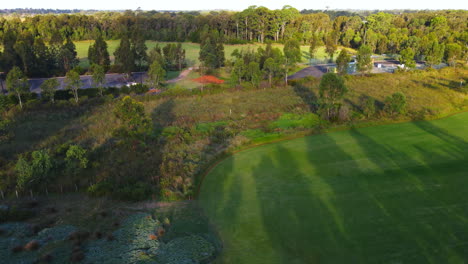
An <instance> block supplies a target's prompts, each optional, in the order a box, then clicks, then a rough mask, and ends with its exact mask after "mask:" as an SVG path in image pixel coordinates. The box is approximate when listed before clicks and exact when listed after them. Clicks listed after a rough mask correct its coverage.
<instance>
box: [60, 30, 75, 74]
mask: <svg viewBox="0 0 468 264" xmlns="http://www.w3.org/2000/svg"><path fill="white" fill-rule="evenodd" d="M77 54H78V53H77V52H76V46H75V44H74V43H73V41H72V40H71V39H70V38H67V40H66V42H65V44H63V45H62V47H61V48H60V53H59V65H60V66H59V68H60V70H61V71H62V72H69V71H71V70H72V69H73V68H75V66H77V65H78V63H79V60H78V59H77V57H76V56H77Z"/></svg>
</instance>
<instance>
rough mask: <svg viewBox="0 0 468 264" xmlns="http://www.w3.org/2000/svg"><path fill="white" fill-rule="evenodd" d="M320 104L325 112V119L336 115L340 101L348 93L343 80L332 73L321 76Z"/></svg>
mask: <svg viewBox="0 0 468 264" xmlns="http://www.w3.org/2000/svg"><path fill="white" fill-rule="evenodd" d="M319 88H320V90H319V94H320V102H321V107H322V109H324V110H325V112H326V114H327V118H329V119H330V118H333V117H335V116H336V115H337V114H338V111H339V109H340V106H341V100H342V99H343V97H344V95H345V94H346V93H347V92H348V88H347V87H346V85H345V83H344V79H343V78H342V77H341V76H339V75H337V74H334V73H326V74H324V75H323V76H322V80H321V81H320V85H319Z"/></svg>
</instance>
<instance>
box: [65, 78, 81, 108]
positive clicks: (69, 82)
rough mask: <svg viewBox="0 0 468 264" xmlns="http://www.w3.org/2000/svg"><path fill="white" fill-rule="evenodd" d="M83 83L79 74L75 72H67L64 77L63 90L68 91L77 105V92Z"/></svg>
mask: <svg viewBox="0 0 468 264" xmlns="http://www.w3.org/2000/svg"><path fill="white" fill-rule="evenodd" d="M82 85H83V83H82V82H81V79H80V74H78V72H76V71H75V70H71V71H69V72H67V74H66V75H65V88H66V89H67V90H70V91H71V92H72V94H73V97H74V98H75V102H76V103H78V90H79V89H80V88H81V86H82Z"/></svg>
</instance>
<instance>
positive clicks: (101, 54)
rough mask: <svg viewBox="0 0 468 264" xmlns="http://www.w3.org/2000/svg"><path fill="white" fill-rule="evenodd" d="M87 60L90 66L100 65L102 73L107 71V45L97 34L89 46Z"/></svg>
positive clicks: (108, 60) (108, 63) (108, 59)
mask: <svg viewBox="0 0 468 264" xmlns="http://www.w3.org/2000/svg"><path fill="white" fill-rule="evenodd" d="M88 59H89V63H90V64H96V65H100V66H102V67H103V68H104V71H108V70H109V66H110V58H109V51H108V50H107V43H106V42H105V41H104V39H103V38H102V34H100V33H99V34H97V37H96V40H95V41H94V44H91V45H90V46H89V49H88Z"/></svg>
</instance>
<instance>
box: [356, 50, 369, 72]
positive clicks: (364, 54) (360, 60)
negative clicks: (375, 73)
mask: <svg viewBox="0 0 468 264" xmlns="http://www.w3.org/2000/svg"><path fill="white" fill-rule="evenodd" d="M356 60H357V70H358V71H359V72H361V73H369V72H370V71H371V70H372V51H371V49H370V47H369V46H367V45H362V46H361V47H360V48H359V50H358V54H357V56H356Z"/></svg>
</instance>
